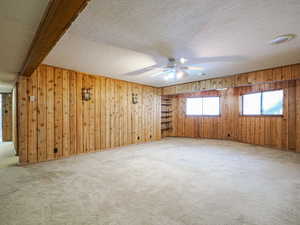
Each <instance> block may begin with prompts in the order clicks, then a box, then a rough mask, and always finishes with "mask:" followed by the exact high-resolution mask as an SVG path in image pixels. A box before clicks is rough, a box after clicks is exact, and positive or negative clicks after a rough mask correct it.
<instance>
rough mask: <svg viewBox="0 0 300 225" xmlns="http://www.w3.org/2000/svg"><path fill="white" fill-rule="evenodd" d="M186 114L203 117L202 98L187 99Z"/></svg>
mask: <svg viewBox="0 0 300 225" xmlns="http://www.w3.org/2000/svg"><path fill="white" fill-rule="evenodd" d="M186 114H187V115H202V98H187V99H186Z"/></svg>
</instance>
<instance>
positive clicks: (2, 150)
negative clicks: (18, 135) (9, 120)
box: [0, 142, 19, 168]
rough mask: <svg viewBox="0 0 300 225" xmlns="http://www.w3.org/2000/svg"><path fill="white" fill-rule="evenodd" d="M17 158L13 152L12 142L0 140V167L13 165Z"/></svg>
mask: <svg viewBox="0 0 300 225" xmlns="http://www.w3.org/2000/svg"><path fill="white" fill-rule="evenodd" d="M18 162H19V158H18V157H17V156H16V154H15V149H14V144H13V143H12V142H0V168H4V167H8V166H15V165H17V164H18Z"/></svg>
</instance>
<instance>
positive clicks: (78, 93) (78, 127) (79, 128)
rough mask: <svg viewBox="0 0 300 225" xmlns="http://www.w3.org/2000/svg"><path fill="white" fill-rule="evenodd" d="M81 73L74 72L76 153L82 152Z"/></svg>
mask: <svg viewBox="0 0 300 225" xmlns="http://www.w3.org/2000/svg"><path fill="white" fill-rule="evenodd" d="M82 88H83V85H82V74H81V73H77V74H76V100H77V101H76V142H77V143H76V153H77V154H80V153H83V152H84V149H83V126H84V125H83V101H82Z"/></svg>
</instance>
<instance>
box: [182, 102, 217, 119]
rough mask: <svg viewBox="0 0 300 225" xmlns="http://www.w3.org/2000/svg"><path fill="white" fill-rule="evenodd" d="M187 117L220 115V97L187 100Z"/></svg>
mask: <svg viewBox="0 0 300 225" xmlns="http://www.w3.org/2000/svg"><path fill="white" fill-rule="evenodd" d="M186 115H190V116H192V115H194V116H218V115H220V97H202V98H187V99H186Z"/></svg>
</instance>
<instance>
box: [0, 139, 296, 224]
mask: <svg viewBox="0 0 300 225" xmlns="http://www.w3.org/2000/svg"><path fill="white" fill-rule="evenodd" d="M0 224H1V225H37V224H39V225H44V224H51V225H98V224H99V225H100V224H101V225H196V224H199V225H299V224H300V154H297V153H292V152H284V151H279V150H273V149H268V148H263V147H256V146H252V145H247V144H241V143H235V142H229V141H216V140H199V139H188V138H167V139H164V140H162V141H158V142H152V143H146V144H141V145H131V146H127V147H121V148H118V149H115V150H112V151H105V152H98V153H92V154H86V155H80V156H74V157H71V158H67V159H63V160H58V161H52V162H46V163H40V164H35V165H30V166H26V167H9V168H3V169H0Z"/></svg>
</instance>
